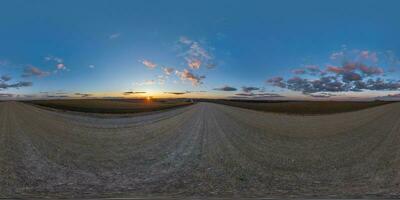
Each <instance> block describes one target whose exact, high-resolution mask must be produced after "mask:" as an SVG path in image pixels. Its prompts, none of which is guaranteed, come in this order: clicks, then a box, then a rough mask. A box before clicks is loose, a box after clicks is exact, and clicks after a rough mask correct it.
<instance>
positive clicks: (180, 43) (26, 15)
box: [0, 0, 400, 100]
mask: <svg viewBox="0 0 400 200" xmlns="http://www.w3.org/2000/svg"><path fill="white" fill-rule="evenodd" d="M399 7H400V1H396V0H385V1H378V0H374V1H372V0H362V1H361V0H359V1H355V0H335V1H333V0H331V1H329V0H328V1H320V0H302V1H295V0H290V1H289V0H279V1H278V0H275V1H274V0H270V1H264V0H252V1H244V0H241V1H233V0H218V1H212V0H202V1H194V0H191V1H188V0H186V1H183V0H182V1H181V0H179V1H177V0H170V1H164V0H158V1H156V0H135V1H131V0H126V1H124V0H117V1H111V0H108V1H106V0H85V1H78V0H68V1H67V0H58V1H51V0H37V1H31V0H24V1H21V0H12V1H11V0H2V1H0V26H1V30H0V99H10V98H11V99H15V98H17V99H26V98H111V97H124V98H141V97H147V96H152V97H159V98H164V97H165V98H174V97H176V98H236V99H317V100H320V99H329V100H341V99H345V100H348V99H376V98H379V99H399V98H400V40H399V37H400V23H399V19H400V13H399V12H398V8H399Z"/></svg>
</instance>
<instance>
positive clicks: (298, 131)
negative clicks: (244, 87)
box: [0, 102, 400, 198]
mask: <svg viewBox="0 0 400 200" xmlns="http://www.w3.org/2000/svg"><path fill="white" fill-rule="evenodd" d="M149 195H150V196H168V197H176V196H177V197H182V196H192V197H193V196H195V197H204V196H207V197H233V196H234V197H331V198H335V197H336V198H339V197H347V198H357V197H400V104H389V105H384V106H379V107H375V108H371V109H366V110H361V111H356V112H351V113H343V114H334V115H325V116H306V117H301V116H290V115H282V114H271V113H263V112H257V111H251V110H246V109H242V108H235V107H229V106H224V105H217V104H211V103H198V104H195V105H193V106H189V107H184V108H179V109H174V110H170V111H165V112H159V113H155V114H152V115H144V116H136V117H124V118H109V119H108V118H95V117H89V116H82V115H73V114H66V113H61V112H53V111H48V110H43V109H40V108H37V107H33V106H30V105H26V104H22V103H16V102H6V103H0V197H142V196H149Z"/></svg>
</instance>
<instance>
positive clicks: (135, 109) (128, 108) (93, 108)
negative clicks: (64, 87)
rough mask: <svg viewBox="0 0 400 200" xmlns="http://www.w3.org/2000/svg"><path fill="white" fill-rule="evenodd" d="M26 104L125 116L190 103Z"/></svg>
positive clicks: (80, 101) (91, 101)
mask: <svg viewBox="0 0 400 200" xmlns="http://www.w3.org/2000/svg"><path fill="white" fill-rule="evenodd" d="M28 103H31V104H34V105H39V106H44V107H49V108H54V109H59V110H66V111H77V112H87V113H104V114H127V113H140V112H149V111H158V110H165V109H171V108H176V107H181V106H186V105H191V104H192V103H190V102H186V101H184V100H180V99H176V100H171V99H167V100H150V101H149V100H146V99H126V100H125V99H72V100H71V99H70V100H36V101H29V102H28Z"/></svg>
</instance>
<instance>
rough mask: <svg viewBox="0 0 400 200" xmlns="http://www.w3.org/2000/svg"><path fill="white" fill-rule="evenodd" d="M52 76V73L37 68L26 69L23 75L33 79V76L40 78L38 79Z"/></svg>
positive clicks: (29, 67)
mask: <svg viewBox="0 0 400 200" xmlns="http://www.w3.org/2000/svg"><path fill="white" fill-rule="evenodd" d="M48 75H50V72H46V71H42V70H41V69H39V68H37V67H35V66H32V65H30V66H28V67H26V68H25V69H24V73H23V74H22V77H25V78H26V77H31V76H38V77H45V76H48Z"/></svg>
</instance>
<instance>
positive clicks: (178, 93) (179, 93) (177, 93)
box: [164, 91, 190, 95]
mask: <svg viewBox="0 0 400 200" xmlns="http://www.w3.org/2000/svg"><path fill="white" fill-rule="evenodd" d="M164 93H165V94H174V95H183V94H188V93H190V92H189V91H185V92H164Z"/></svg>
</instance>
